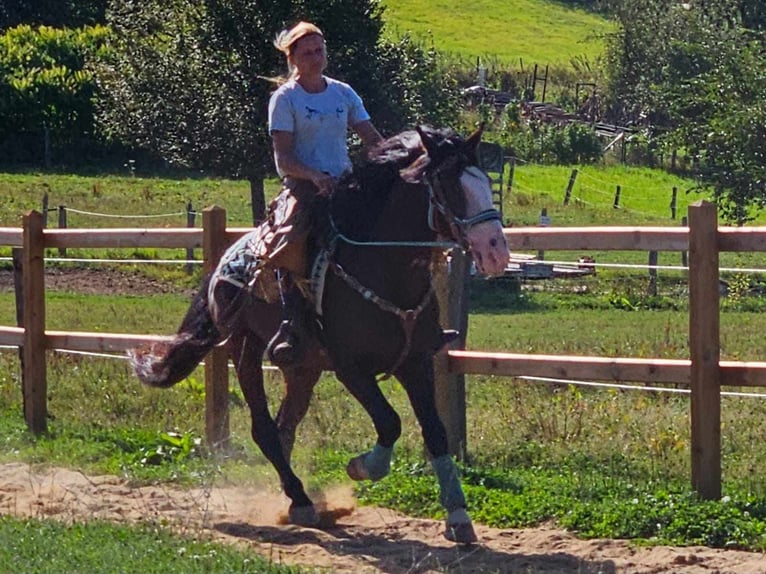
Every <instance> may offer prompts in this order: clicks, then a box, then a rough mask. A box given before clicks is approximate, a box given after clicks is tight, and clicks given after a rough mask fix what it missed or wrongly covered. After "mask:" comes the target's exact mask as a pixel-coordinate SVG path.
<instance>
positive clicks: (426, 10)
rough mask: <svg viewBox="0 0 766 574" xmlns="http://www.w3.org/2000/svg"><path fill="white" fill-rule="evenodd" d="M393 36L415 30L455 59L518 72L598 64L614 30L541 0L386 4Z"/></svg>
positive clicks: (604, 22) (401, 1)
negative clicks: (497, 64)
mask: <svg viewBox="0 0 766 574" xmlns="http://www.w3.org/2000/svg"><path fill="white" fill-rule="evenodd" d="M384 5H385V6H386V12H385V21H386V26H387V30H388V33H390V34H395V35H399V34H402V33H404V32H407V31H411V32H412V33H413V35H414V36H415V37H416V38H419V39H422V40H423V41H424V42H426V43H427V44H428V45H433V46H434V47H435V48H436V49H438V50H439V51H442V52H445V53H446V54H448V55H451V56H453V57H459V58H465V59H467V60H469V61H475V60H476V58H481V59H482V60H483V61H485V62H490V61H497V62H501V63H505V64H506V65H509V66H513V67H514V68H518V67H519V66H520V64H523V66H526V67H531V66H533V65H534V64H538V65H541V66H545V65H546V64H547V65H552V66H569V65H570V64H571V62H572V60H573V59H579V60H580V62H581V63H582V62H586V61H587V62H591V63H593V62H595V61H596V60H597V59H598V58H599V57H600V56H601V55H602V54H603V48H604V37H605V35H606V34H609V33H610V32H612V31H613V30H614V27H613V25H612V24H611V23H610V22H608V21H607V20H606V19H604V18H603V17H601V16H598V15H596V14H593V13H590V12H587V11H585V10H582V9H580V8H573V7H569V6H566V5H564V4H563V3H558V2H541V1H539V0H477V1H475V2H461V1H460V0H435V1H432V0H385V2H384Z"/></svg>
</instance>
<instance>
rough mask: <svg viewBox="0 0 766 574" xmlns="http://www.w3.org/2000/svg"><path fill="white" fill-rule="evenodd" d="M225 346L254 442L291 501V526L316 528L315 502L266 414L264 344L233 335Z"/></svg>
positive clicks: (249, 338) (273, 423)
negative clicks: (297, 473)
mask: <svg viewBox="0 0 766 574" xmlns="http://www.w3.org/2000/svg"><path fill="white" fill-rule="evenodd" d="M227 346H228V347H229V349H230V352H231V355H232V359H233V361H234V364H235V367H236V370H237V377H238V378H239V384H240V387H241V388H242V393H243V394H244V396H245V400H246V401H247V404H248V406H249V407H250V416H251V423H252V426H251V434H252V437H253V440H254V441H255V443H256V444H257V445H258V447H259V448H260V449H261V452H263V454H264V456H265V457H266V458H267V459H268V460H269V462H271V464H272V466H273V467H274V469H275V470H276V471H277V474H279V479H280V481H281V484H282V489H283V490H284V492H285V495H286V496H287V497H288V498H289V499H290V501H291V502H290V509H289V512H288V519H289V521H290V522H291V523H292V524H298V525H300V526H317V525H318V524H319V516H318V514H317V512H316V509H315V507H314V503H313V502H312V501H311V499H310V498H309V497H308V495H307V494H306V490H305V489H304V487H303V483H302V482H301V480H300V479H299V478H298V476H297V475H296V474H295V472H293V469H292V467H291V466H290V462H289V460H288V459H287V457H285V453H284V452H283V450H282V443H281V441H280V436H279V429H278V428H277V424H276V422H275V421H274V419H273V418H272V417H271V414H270V413H269V408H268V401H267V397H266V392H265V389H264V385H263V367H262V365H261V359H262V357H263V350H264V344H263V343H262V342H261V341H260V340H258V339H257V338H256V337H255V336H250V337H248V336H243V335H239V334H237V335H232V337H231V338H230V339H229V341H228V343H227Z"/></svg>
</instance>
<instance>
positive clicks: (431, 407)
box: [396, 356, 477, 544]
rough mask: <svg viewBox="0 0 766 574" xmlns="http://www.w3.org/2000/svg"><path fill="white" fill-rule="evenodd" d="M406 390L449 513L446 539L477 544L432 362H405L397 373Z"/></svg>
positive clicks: (425, 358)
mask: <svg viewBox="0 0 766 574" xmlns="http://www.w3.org/2000/svg"><path fill="white" fill-rule="evenodd" d="M396 375H397V378H398V379H399V380H400V381H401V383H402V385H403V386H404V389H405V391H406V392H407V396H408V397H409V399H410V403H411V404H412V409H413V411H414V412H415V416H416V417H417V419H418V423H419V424H420V428H421V429H422V433H423V440H424V442H425V444H426V448H427V449H428V452H429V453H430V455H431V457H432V458H431V467H432V468H433V470H434V473H435V474H436V478H437V480H438V481H439V501H440V502H441V505H442V506H443V507H444V509H445V510H446V511H447V520H446V523H445V530H444V537H445V538H446V539H447V540H450V541H452V542H457V543H458V544H472V543H474V542H476V540H477V537H476V532H475V531H474V528H473V523H472V522H471V517H470V516H469V515H468V512H467V510H466V499H465V494H464V493H463V487H462V485H461V484H460V476H459V473H458V469H457V466H456V465H455V462H454V460H452V456H450V454H449V448H448V443H447V431H446V430H445V428H444V424H443V423H442V421H441V419H440V418H439V414H438V412H437V410H436V402H435V399H434V373H433V360H432V358H431V357H430V356H419V357H415V358H413V359H410V360H409V361H407V362H405V363H404V364H403V365H402V366H401V368H400V369H399V370H398V371H397V373H396Z"/></svg>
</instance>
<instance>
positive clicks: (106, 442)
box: [0, 165, 766, 548]
mask: <svg viewBox="0 0 766 574" xmlns="http://www.w3.org/2000/svg"><path fill="white" fill-rule="evenodd" d="M580 169H581V174H580V176H578V184H577V185H576V186H575V188H574V192H573V201H572V202H571V203H570V205H568V206H564V205H563V204H562V197H563V188H564V186H565V183H566V181H567V180H568V177H569V173H570V172H571V168H570V167H566V166H562V167H560V168H551V167H542V166H529V165H526V166H524V165H520V166H517V169H516V173H515V174H514V188H513V189H514V191H513V192H512V193H511V194H510V195H509V196H508V197H506V203H505V206H504V208H505V211H506V216H507V217H508V218H509V219H510V220H511V222H512V223H513V224H514V225H533V224H535V222H536V221H537V218H538V217H539V213H540V209H541V208H542V207H547V209H548V212H549V214H550V215H551V216H552V218H553V223H554V225H604V224H609V225H635V224H651V225H665V224H666V225H678V224H679V222H678V221H673V220H671V219H670V217H669V208H668V205H669V199H670V189H671V188H672V187H673V186H676V187H678V189H679V190H684V193H679V197H678V199H679V206H678V211H679V217H680V216H681V215H682V214H684V213H685V206H686V204H687V203H688V202H689V201H691V200H692V199H696V197H695V196H693V195H687V194H686V193H685V190H686V189H688V188H689V186H690V185H691V184H690V182H689V181H687V180H683V179H680V178H676V177H674V176H668V175H666V174H661V173H658V172H652V171H651V170H643V169H633V168H623V167H617V168H607V167H587V166H586V167H581V168H580ZM618 184H619V185H621V186H622V189H623V195H622V201H623V202H624V203H623V207H624V208H623V209H618V210H615V209H614V208H613V207H612V203H613V196H612V194H611V189H612V188H613V186H614V185H618ZM267 188H268V191H269V193H270V194H272V193H273V192H274V191H275V189H276V182H270V183H269V184H268V186H267ZM45 191H47V192H48V193H49V196H50V198H51V205H59V204H63V205H67V206H70V207H73V208H76V209H79V210H82V211H88V212H101V213H105V212H109V213H111V214H114V215H121V216H123V217H125V219H124V220H119V226H121V227H125V226H133V225H141V226H148V225H151V226H154V225H161V226H177V225H179V224H182V223H183V222H184V221H185V220H184V218H183V217H181V216H178V215H173V216H172V217H169V218H168V219H160V220H159V221H154V220H151V221H150V222H147V221H146V220H142V219H139V218H133V219H131V218H130V216H131V215H134V216H135V215H141V214H150V213H153V214H161V213H171V212H174V211H176V210H177V209H178V210H179V211H182V208H183V206H184V205H185V204H186V202H187V201H192V203H194V205H195V206H197V205H205V204H206V203H208V202H210V203H219V204H221V205H224V206H226V207H227V209H228V210H229V213H230V214H231V217H230V224H232V225H246V224H247V222H248V221H249V217H250V215H249V210H248V198H249V190H248V188H247V186H246V185H244V184H242V183H241V182H226V181H214V180H205V179H182V180H169V179H161V178H149V179H142V178H138V177H133V178H131V177H117V178H112V177H109V176H100V177H77V176H58V175H50V174H3V175H0V213H2V218H3V220H2V222H0V225H16V224H17V222H18V219H19V216H20V214H21V213H22V212H23V211H24V210H26V209H29V208H34V207H37V205H39V202H40V196H41V194H42V193H43V192H45ZM80 218H81V219H80ZM71 222H72V225H74V226H79V225H81V226H88V227H90V226H92V227H98V226H104V225H113V224H114V222H112V220H111V219H107V218H103V217H97V216H94V215H85V214H75V215H73V216H72V219H71ZM128 251H130V250H128ZM0 253H2V252H0ZM77 255H80V256H83V257H93V256H96V255H99V256H103V255H108V256H115V257H116V256H120V257H133V256H137V255H140V256H141V257H144V258H147V257H153V256H155V255H156V254H154V253H146V252H141V253H133V252H129V253H124V252H123V253H118V252H117V250H115V252H114V253H107V254H103V253H102V254H98V253H96V252H92V251H82V252H81V253H78V254H77ZM574 255H575V254H572V253H560V254H556V253H551V254H546V257H548V256H550V257H551V258H553V257H561V258H565V257H570V258H571V257H574ZM596 255H597V261H602V260H606V258H612V260H613V261H623V262H625V261H627V262H630V261H632V262H635V263H641V262H643V263H645V258H646V255H645V254H641V253H611V252H610V253H603V254H596ZM162 256H163V257H165V256H168V257H175V258H179V259H181V258H183V257H184V254H183V253H168V254H162ZM665 257H668V258H673V259H676V258H677V254H663V255H662V256H661V260H660V261H661V263H662V262H663V258H665ZM758 257H759V255H758V254H749V256H748V258H739V259H735V258H732V259H729V260H728V261H727V264H731V265H739V266H743V265H748V266H753V265H756V264H758V263H759V261H758ZM179 267H180V266H179ZM130 269H134V270H135V272H138V273H143V274H150V275H153V276H156V277H160V278H162V279H163V280H165V281H170V282H173V283H175V284H176V285H178V286H179V287H188V286H189V285H191V284H193V283H194V281H196V280H197V279H198V277H197V276H194V277H191V278H189V277H188V276H186V275H185V274H184V273H183V271H182V270H180V268H179V270H176V271H173V272H171V271H169V270H168V268H167V267H165V266H150V265H141V266H132V267H130ZM646 283H647V279H646V273H645V271H643V270H640V269H633V268H624V269H611V268H610V269H604V270H599V272H598V274H597V275H596V276H593V277H587V278H583V279H578V280H573V281H550V282H541V283H534V284H533V283H530V284H527V285H525V286H522V287H523V288H522V289H519V286H518V285H514V284H512V283H505V282H488V281H476V282H473V283H472V287H471V309H472V313H471V317H470V326H469V348H472V349H486V350H506V351H515V352H531V353H551V354H588V355H604V356H635V357H666V358H686V357H687V356H688V343H687V329H688V326H687V323H688V314H687V311H686V299H685V278H684V276H683V274H682V273H681V272H680V271H662V272H661V273H660V284H659V295H658V296H656V297H649V296H647V294H646ZM46 304H47V307H48V327H49V328H51V329H74V330H95V331H115V332H133V333H142V332H151V333H170V332H173V331H175V328H176V326H177V324H178V321H179V320H180V318H181V316H182V315H183V313H184V311H185V308H186V305H187V304H188V299H187V296H186V295H173V294H169V295H151V296H140V297H138V296H127V295H125V296H122V295H115V294H111V295H98V296H97V295H90V296H83V295H78V294H74V293H65V292H64V293H62V292H55V293H53V292H49V293H48V295H47V299H46ZM83 308H87V309H88V313H85V314H84V313H82V312H81V309H83ZM722 308H723V313H722V345H723V349H722V352H723V356H724V358H732V359H739V360H764V358H765V357H764V352H763V351H762V345H761V339H762V333H763V331H764V328H766V324H765V323H764V322H765V321H766V319H764V317H766V315H764V314H763V313H762V310H763V304H762V302H761V298H760V297H751V296H744V294H743V296H742V297H740V298H737V299H731V300H728V299H727V300H725V301H724V302H723V306H722ZM14 317H15V307H14V301H13V297H12V295H11V294H10V293H3V294H0V322H2V324H13V322H14ZM49 376H50V390H51V395H50V408H51V411H52V413H54V414H55V416H56V418H55V420H54V421H52V422H51V433H50V435H49V436H44V437H40V438H34V437H30V436H29V435H28V434H27V433H26V432H25V430H24V425H23V421H22V420H21V417H20V416H19V414H18V413H19V410H20V400H21V398H20V396H19V392H18V383H17V381H18V360H17V358H16V357H15V354H14V353H13V352H10V353H3V354H2V355H0V413H2V416H0V432H2V435H3V436H4V437H5V439H4V443H3V444H4V446H3V448H2V450H1V451H0V460H6V461H9V460H11V461H19V460H22V461H35V462H45V463H47V464H59V465H65V466H74V467H76V468H82V469H84V470H87V471H92V472H109V473H119V474H121V475H125V476H129V477H132V478H133V479H134V480H137V481H147V480H174V481H180V482H190V483H194V481H195V480H198V478H195V477H199V476H202V475H205V476H207V475H209V474H210V472H214V473H217V474H220V475H222V476H224V477H226V479H227V480H252V476H253V475H255V476H266V477H270V480H273V474H272V472H271V471H270V469H269V467H268V465H267V464H266V462H265V460H264V459H263V457H262V456H261V455H260V453H258V452H257V449H256V448H255V447H254V445H253V444H252V442H251V441H250V440H249V431H248V425H249V421H248V417H247V414H246V411H245V409H244V406H243V401H242V397H241V394H240V393H239V391H238V390H236V383H235V381H233V380H232V389H233V390H232V393H231V408H232V431H233V436H234V442H235V445H236V449H237V451H238V452H240V453H241V454H240V455H239V456H237V457H234V458H233V459H231V460H228V461H226V462H225V464H222V465H221V464H219V463H218V462H216V463H215V464H214V465H213V466H214V467H215V470H213V469H211V462H210V460H209V459H208V458H207V457H206V456H205V455H204V452H200V451H197V450H196V449H190V450H189V451H188V452H185V453H184V455H183V456H180V457H168V460H161V461H160V464H152V465H146V464H144V463H142V462H141V461H142V460H145V459H146V454H147V452H149V453H151V452H155V453H156V452H160V451H162V452H164V450H163V449H164V446H163V445H165V446H166V441H167V440H168V439H167V435H166V434H165V433H167V432H171V431H173V432H178V433H180V434H181V435H182V436H188V437H201V436H202V434H203V428H204V414H203V404H202V403H203V401H202V397H203V392H204V384H203V378H202V374H201V373H195V374H194V375H193V376H192V377H190V378H189V379H188V380H187V381H185V382H184V383H182V384H180V385H179V386H178V387H177V388H175V389H173V390H171V391H164V392H163V391H151V390H148V389H143V388H141V387H139V386H137V385H136V384H135V381H134V379H133V378H132V376H131V375H130V373H129V372H128V369H127V365H126V364H125V362H124V361H116V360H113V359H99V358H86V357H78V356H69V355H66V354H56V353H54V354H52V355H51V357H50V359H49ZM384 389H385V392H386V394H387V396H389V398H390V399H391V401H392V403H393V404H394V405H395V407H396V408H397V410H398V411H399V412H400V413H401V414H402V416H403V421H404V424H403V426H404V434H403V436H402V439H401V445H400V448H399V450H398V455H397V459H396V460H397V462H396V464H397V469H396V471H395V472H397V480H396V481H395V482H386V481H383V482H381V483H378V484H376V485H374V486H363V487H360V489H359V490H358V495H359V496H360V497H361V499H362V500H363V501H366V502H368V503H375V504H384V505H389V506H392V507H395V508H399V509H401V510H404V511H406V512H409V513H412V514H415V515H423V516H434V515H438V513H439V509H438V507H436V506H435V504H434V502H435V501H434V499H433V497H431V496H430V495H428V494H427V493H428V492H430V491H429V489H430V488H431V482H430V478H429V476H428V475H427V473H425V472H424V470H423V465H422V458H421V452H422V446H421V438H420V433H419V430H418V428H417V425H416V423H415V421H414V419H413V417H412V414H411V412H410V409H409V407H408V405H407V403H406V397H405V395H404V393H403V391H402V389H401V388H399V387H398V386H397V385H396V384H394V383H386V384H385V385H384ZM280 392H281V383H280V381H279V379H278V378H273V379H270V382H269V393H270V396H271V397H272V399H274V400H275V399H276V398H277V397H278V395H279V394H280ZM83 396H86V397H88V399H89V407H90V408H89V409H87V411H83V409H82V408H81V405H82V397H83ZM765 406H766V403H764V402H763V399H758V398H752V397H738V396H732V397H726V398H724V404H723V413H722V416H723V421H724V424H723V444H724V490H725V493H726V494H727V496H728V497H729V499H728V500H729V501H730V506H727V507H724V506H723V505H718V506H716V505H715V504H713V505H712V506H711V505H708V504H706V505H699V504H698V503H697V502H695V500H694V497H693V496H692V495H690V492H689V424H688V409H689V404H688V398H687V397H686V396H684V395H672V394H661V393H645V392H638V391H632V392H631V391H617V390H606V389H592V388H581V387H578V386H576V385H568V384H563V385H562V384H553V383H539V382H538V383H534V382H530V381H526V380H522V379H501V378H492V377H469V381H468V421H469V431H468V432H469V434H468V436H469V438H468V441H469V443H468V446H469V455H470V458H469V460H468V461H467V462H466V465H465V466H464V468H463V470H464V475H465V477H466V490H467V491H468V493H469V496H470V498H471V500H472V511H473V514H474V516H475V517H476V519H478V520H480V521H482V522H485V523H487V524H490V525H495V526H500V527H513V526H524V525H531V524H536V523H540V522H544V521H548V520H554V521H556V522H558V523H559V524H561V525H563V526H566V527H568V528H572V529H575V530H577V531H578V532H580V533H582V534H583V535H586V536H607V537H630V538H640V539H651V540H652V541H654V542H668V543H675V544H677V543H689V542H698V543H702V544H709V545H714V546H717V545H735V546H739V547H746V548H763V547H766V538H765V537H764V534H763V533H764V531H765V529H766V526H764V524H766V523H765V522H764V519H765V517H766V512H761V511H760V510H757V509H758V508H762V506H761V505H763V506H764V507H766V503H763V501H765V500H766V482H765V481H764V480H763V479H762V478H761V477H762V476H763V473H760V472H753V470H752V469H758V468H764V467H766V448H763V447H762V446H761V445H762V441H761V440H760V439H759V436H760V433H761V431H760V429H761V428H762V423H761V421H762V420H763V416H764V414H765V413H764V408H765ZM338 420H345V421H354V424H349V425H345V426H339V425H337V424H336V423H335V421H338ZM372 440H373V435H372V428H371V426H370V425H369V423H368V422H367V418H366V416H365V414H364V413H363V412H362V410H361V408H360V407H359V406H358V405H357V404H356V403H355V402H354V401H353V400H351V399H350V397H349V396H348V395H347V393H345V392H344V391H343V390H342V389H341V388H340V385H339V384H338V383H337V382H336V381H335V380H334V379H333V378H331V377H326V378H325V380H324V381H323V382H322V384H321V385H320V386H319V388H318V391H317V396H316V400H315V407H314V408H313V409H311V410H310V412H309V415H308V417H307V419H306V421H305V422H304V425H303V426H302V427H301V430H300V439H299V445H300V447H299V448H298V450H297V451H296V464H297V468H298V470H299V472H300V473H301V475H302V476H304V477H306V479H307V480H308V481H310V482H309V484H311V485H312V486H317V487H321V485H322V484H326V483H328V482H332V481H334V480H339V479H340V478H341V477H342V474H343V467H344V464H345V462H344V461H345V460H346V458H347V457H348V456H350V455H351V454H353V453H356V452H359V451H360V450H362V449H366V448H368V447H369V445H370V443H371V441H372ZM616 445H619V447H616ZM562 469H566V472H563V471H562ZM245 477H248V478H247V479H246V478H245ZM519 485H524V486H523V487H520V486H519ZM668 497H670V499H671V500H672V504H673V505H675V507H676V508H682V509H684V510H683V513H682V514H683V516H684V521H685V522H684V523H683V524H678V523H677V522H674V521H673V520H671V518H670V517H668V516H664V515H662V510H661V509H662V508H663V505H664V504H666V503H665V502H658V501H667V499H668ZM636 498H638V499H640V500H646V501H647V502H646V504H642V505H641V507H640V508H633V507H630V506H629V505H626V502H625V501H626V500H634V499H636ZM652 501H654V502H652ZM731 501H734V502H733V505H734V508H739V509H743V512H744V509H748V510H747V512H748V515H747V516H748V518H747V520H746V521H745V523H744V524H742V525H740V526H739V527H738V528H739V529H738V530H736V532H733V531H732V530H731V529H730V528H729V527H728V526H729V524H730V523H729V522H728V520H729V519H728V518H726V517H727V516H729V514H727V513H730V512H731V508H732V506H731V504H732V503H731ZM657 525H661V529H660V530H657V528H658V526H657Z"/></svg>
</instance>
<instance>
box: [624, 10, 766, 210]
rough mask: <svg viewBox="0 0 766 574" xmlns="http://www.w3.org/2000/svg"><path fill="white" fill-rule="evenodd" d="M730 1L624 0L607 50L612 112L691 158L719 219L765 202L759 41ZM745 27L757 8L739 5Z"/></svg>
mask: <svg viewBox="0 0 766 574" xmlns="http://www.w3.org/2000/svg"><path fill="white" fill-rule="evenodd" d="M747 5H748V3H743V2H739V1H737V0H717V1H715V2H705V3H703V4H699V5H698V4H684V3H673V4H671V5H668V4H667V2H663V1H660V0H630V1H627V2H623V3H621V4H620V5H619V7H618V8H617V15H618V18H619V19H620V21H621V22H622V28H621V31H620V32H619V33H618V34H616V35H615V36H614V37H613V38H612V43H611V45H610V49H609V63H610V72H611V87H610V96H611V99H612V114H613V115H614V116H616V117H618V118H619V119H620V120H621V121H622V122H626V121H631V122H635V123H638V124H640V125H649V126H651V128H652V129H653V130H654V132H655V134H657V135H659V136H660V137H659V142H660V145H664V146H665V149H667V150H671V149H681V150H684V151H685V153H686V154H687V155H688V156H689V157H691V158H692V159H693V161H694V164H695V171H696V173H697V175H698V176H699V178H700V181H701V184H702V185H705V186H709V187H710V188H712V189H713V190H714V192H715V196H716V199H717V200H718V203H719V206H720V207H721V209H722V212H723V214H724V215H725V216H726V217H727V219H728V220H729V221H736V222H739V223H742V222H744V221H747V220H748V219H749V218H750V217H751V215H750V214H749V213H748V210H749V209H750V208H753V207H754V208H756V209H759V210H760V209H762V208H763V207H764V205H766V193H764V191H765V190H764V183H763V182H764V181H766V172H765V171H764V170H765V169H766V168H764V165H765V164H766V161H764V159H765V158H764V150H766V129H765V128H764V122H765V121H766V95H764V94H766V89H764V88H766V83H764V82H765V80H764V78H766V62H765V61H764V59H763V49H764V37H763V35H762V34H759V33H754V32H752V31H751V30H749V29H748V28H746V27H745V26H744V25H743V20H742V14H743V7H746V6H747ZM744 13H745V15H746V18H748V20H747V22H748V23H749V25H753V26H758V25H760V24H762V22H761V21H760V20H761V18H762V14H760V13H759V12H758V11H752V10H748V9H745V10H744Z"/></svg>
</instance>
